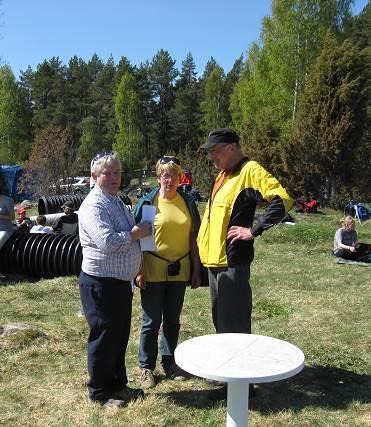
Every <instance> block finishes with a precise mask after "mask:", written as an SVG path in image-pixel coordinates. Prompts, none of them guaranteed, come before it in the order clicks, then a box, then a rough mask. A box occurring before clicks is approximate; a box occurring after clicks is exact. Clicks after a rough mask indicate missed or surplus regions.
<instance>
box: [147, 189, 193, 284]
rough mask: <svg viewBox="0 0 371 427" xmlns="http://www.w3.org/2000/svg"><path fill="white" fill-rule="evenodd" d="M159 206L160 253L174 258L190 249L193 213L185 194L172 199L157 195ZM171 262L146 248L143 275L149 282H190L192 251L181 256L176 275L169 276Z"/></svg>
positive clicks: (155, 224)
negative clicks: (186, 201) (184, 198)
mask: <svg viewBox="0 0 371 427" xmlns="http://www.w3.org/2000/svg"><path fill="white" fill-rule="evenodd" d="M153 206H155V207H156V216H155V222H154V227H155V241H156V245H157V248H158V252H156V254H157V255H159V256H161V257H163V258H166V259H168V260H170V261H175V260H177V259H179V258H181V257H182V256H184V255H185V254H187V253H189V251H190V233H191V227H192V220H191V215H190V213H189V211H188V208H187V206H186V204H185V202H184V200H183V198H182V197H181V196H180V195H179V194H178V193H177V194H176V196H175V198H174V199H172V200H167V199H162V198H161V197H159V196H158V195H157V196H156V198H155V200H154V201H153ZM167 267H168V263H167V262H166V261H165V260H162V259H159V258H157V257H155V256H153V255H151V254H149V253H147V252H144V278H145V280H146V281H148V282H167V281H168V282H189V280H190V259H189V255H188V256H186V257H184V258H183V259H182V260H180V271H179V274H178V275H177V276H168V274H167Z"/></svg>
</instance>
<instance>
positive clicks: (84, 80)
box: [0, 0, 371, 208]
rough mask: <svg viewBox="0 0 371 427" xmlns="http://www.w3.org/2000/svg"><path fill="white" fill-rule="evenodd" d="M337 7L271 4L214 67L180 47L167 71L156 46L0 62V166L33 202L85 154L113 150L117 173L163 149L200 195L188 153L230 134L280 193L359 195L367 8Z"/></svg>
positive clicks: (366, 104)
mask: <svg viewBox="0 0 371 427" xmlns="http://www.w3.org/2000/svg"><path fill="white" fill-rule="evenodd" d="M351 5H352V0H273V1H272V13H271V15H270V16H268V17H265V18H264V19H263V22H262V30H261V34H260V39H259V40H258V41H256V42H255V43H253V44H252V45H251V46H250V48H249V50H248V54H247V58H246V59H244V58H243V56H241V57H239V58H236V61H235V63H234V65H233V67H232V69H231V70H229V71H228V72H226V71H225V70H224V69H223V68H222V67H221V66H220V65H219V64H218V63H217V62H216V61H215V59H214V58H213V57H211V58H210V60H209V61H208V62H207V64H206V66H205V69H204V71H203V73H202V75H197V72H196V64H195V62H194V60H193V57H192V54H191V53H190V52H189V53H188V54H186V57H185V59H184V60H183V62H182V66H181V69H177V68H176V67H175V60H174V59H173V58H172V57H171V55H170V54H169V52H168V51H167V50H166V49H164V48H161V49H159V50H158V52H157V53H156V54H155V55H154V57H153V58H152V59H151V60H148V59H147V60H143V62H142V63H141V64H140V65H139V66H135V65H133V64H131V62H130V59H128V58H126V57H124V56H123V57H121V59H120V60H119V62H118V63H117V64H115V63H114V60H113V58H112V57H111V58H109V59H108V61H107V62H103V61H102V60H101V59H100V58H99V57H98V56H97V55H96V54H94V55H93V56H92V57H91V59H90V60H88V61H85V60H83V59H82V58H79V57H77V56H74V57H72V58H71V59H70V60H69V61H68V64H63V63H62V61H61V60H60V59H59V57H52V58H49V59H45V60H44V61H43V62H42V63H40V64H38V65H37V67H36V69H32V68H31V67H30V66H29V67H28V68H27V69H26V70H23V71H21V73H20V77H19V80H17V79H16V78H15V76H14V74H13V71H12V69H11V68H10V67H9V66H8V65H3V66H0V162H1V163H3V164H5V163H16V164H21V165H22V166H24V168H25V169H26V171H27V172H28V173H26V174H24V176H25V179H26V180H27V182H24V185H27V186H28V188H31V187H32V188H33V190H34V192H35V194H34V196H35V197H37V196H40V195H41V194H37V193H44V194H47V193H48V191H51V188H52V186H51V184H53V183H56V182H57V181H58V179H59V178H61V177H67V176H74V175H81V174H86V173H88V171H89V165H90V160H91V158H92V157H93V156H94V154H95V153H97V152H98V151H102V150H112V149H113V150H116V151H118V152H119V153H120V156H121V158H122V159H123V163H124V167H125V169H126V170H128V171H129V172H131V171H134V170H136V169H138V168H144V169H152V168H153V165H154V163H155V162H156V160H157V159H158V158H159V157H160V156H161V155H163V154H166V153H167V154H175V155H177V156H179V157H180V159H181V160H182V162H183V164H184V165H186V166H187V167H188V168H190V169H191V171H192V173H193V176H194V180H195V182H196V183H197V186H198V187H199V188H200V189H201V190H202V191H208V189H209V186H210V181H211V179H212V175H213V173H214V170H213V168H212V167H211V166H210V165H209V164H208V162H207V159H206V157H205V155H204V153H202V152H201V151H199V149H198V147H199V146H200V144H201V143H202V142H203V141H204V140H205V138H206V137H207V134H208V133H209V131H210V130H212V129H213V128H217V127H233V128H235V129H236V130H237V131H238V133H239V134H240V136H241V141H240V143H241V145H242V147H243V150H244V152H245V154H246V155H247V156H248V157H249V158H251V159H254V160H257V161H258V162H260V163H261V164H262V165H263V166H264V167H266V168H267V169H268V170H269V171H270V172H272V173H273V174H274V175H275V176H276V177H277V178H278V179H279V180H280V181H281V182H282V183H283V184H284V185H285V186H286V187H287V188H288V189H289V191H290V192H291V193H292V195H293V196H294V197H297V196H298V195H302V194H309V193H312V195H313V196H314V197H316V198H318V199H320V200H321V202H322V203H323V204H327V205H330V206H332V207H334V208H339V207H343V206H344V204H345V203H346V202H347V201H348V200H349V199H361V200H364V201H368V199H369V198H370V192H369V183H370V182H371V168H370V156H371V141H370V122H371V121H370V113H371V108H370V74H371V73H370V67H371V55H370V52H371V51H370V27H371V21H370V16H371V4H370V2H368V4H367V5H366V6H365V8H364V9H363V10H362V11H361V13H360V14H359V15H357V16H353V15H352V14H351Z"/></svg>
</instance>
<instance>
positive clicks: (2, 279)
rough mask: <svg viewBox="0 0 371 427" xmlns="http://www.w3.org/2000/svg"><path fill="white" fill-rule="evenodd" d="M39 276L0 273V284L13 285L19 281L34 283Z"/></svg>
mask: <svg viewBox="0 0 371 427" xmlns="http://www.w3.org/2000/svg"><path fill="white" fill-rule="evenodd" d="M39 280H40V278H38V277H30V276H24V275H22V274H19V273H4V274H3V273H0V286H13V285H17V284H19V283H35V282H38V281H39Z"/></svg>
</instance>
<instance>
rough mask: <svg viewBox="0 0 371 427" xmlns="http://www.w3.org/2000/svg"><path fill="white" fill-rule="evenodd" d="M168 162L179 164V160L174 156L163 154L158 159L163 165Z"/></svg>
mask: <svg viewBox="0 0 371 427" xmlns="http://www.w3.org/2000/svg"><path fill="white" fill-rule="evenodd" d="M169 162H174V163H175V164H176V165H178V166H180V160H179V159H177V158H176V157H174V156H163V157H161V159H160V164H161V165H164V164H166V163H169Z"/></svg>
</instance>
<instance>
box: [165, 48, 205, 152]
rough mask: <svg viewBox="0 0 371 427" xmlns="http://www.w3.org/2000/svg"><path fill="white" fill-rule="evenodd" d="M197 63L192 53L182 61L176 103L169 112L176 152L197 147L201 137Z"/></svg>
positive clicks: (177, 83)
mask: <svg viewBox="0 0 371 427" xmlns="http://www.w3.org/2000/svg"><path fill="white" fill-rule="evenodd" d="M195 70H196V65H195V63H194V61H193V57H192V54H191V53H189V54H188V55H187V58H186V59H185V60H184V61H183V62H182V70H181V72H180V74H179V79H178V80H177V82H176V92H175V103H174V107H173V108H172V109H171V110H170V112H169V121H170V126H171V130H172V141H173V149H174V151H175V153H178V152H179V151H181V150H184V149H185V147H186V146H187V145H188V146H189V147H193V148H196V147H198V145H199V139H200V116H201V113H200V94H199V85H198V82H197V73H196V71H195Z"/></svg>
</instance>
